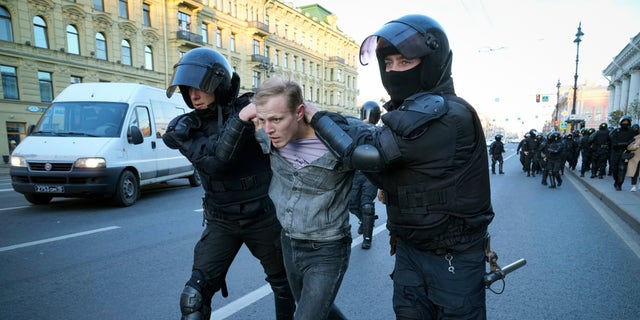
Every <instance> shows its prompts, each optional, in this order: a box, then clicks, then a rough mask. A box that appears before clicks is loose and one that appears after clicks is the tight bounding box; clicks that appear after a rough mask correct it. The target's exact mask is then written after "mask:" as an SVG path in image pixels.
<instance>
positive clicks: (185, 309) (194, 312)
mask: <svg viewBox="0 0 640 320" xmlns="http://www.w3.org/2000/svg"><path fill="white" fill-rule="evenodd" d="M180 312H181V313H182V320H208V319H209V318H210V317H211V307H210V306H209V305H208V304H207V303H205V299H204V297H203V296H202V293H201V292H200V291H198V289H196V288H194V287H192V286H190V285H186V286H185V287H184V289H183V290H182V293H181V294H180Z"/></svg>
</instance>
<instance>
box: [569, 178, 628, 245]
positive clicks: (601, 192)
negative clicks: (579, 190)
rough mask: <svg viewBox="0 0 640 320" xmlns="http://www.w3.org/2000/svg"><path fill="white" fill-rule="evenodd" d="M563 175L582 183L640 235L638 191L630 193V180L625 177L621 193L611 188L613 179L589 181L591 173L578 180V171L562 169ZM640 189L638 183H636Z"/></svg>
mask: <svg viewBox="0 0 640 320" xmlns="http://www.w3.org/2000/svg"><path fill="white" fill-rule="evenodd" d="M564 174H565V175H567V174H569V175H572V176H573V177H574V178H575V179H577V180H579V181H580V182H582V184H583V185H584V186H585V187H587V189H588V190H589V191H590V192H591V193H593V195H595V196H596V197H597V198H599V199H600V200H602V202H604V204H606V205H607V206H608V207H609V208H610V209H611V210H613V212H615V213H616V214H617V215H618V216H619V217H620V218H621V219H622V220H624V221H625V222H626V223H627V224H628V225H629V226H630V227H631V228H633V230H635V231H636V232H638V233H640V190H639V191H636V192H630V191H629V189H631V178H629V177H626V178H625V180H624V184H623V185H622V191H616V189H615V188H614V187H613V177H611V176H605V177H604V179H598V178H595V179H591V178H590V176H591V173H590V172H587V173H585V177H584V178H580V171H579V168H577V169H576V170H575V171H571V170H568V169H567V168H565V169H564ZM638 184H639V186H638V187H640V183H638Z"/></svg>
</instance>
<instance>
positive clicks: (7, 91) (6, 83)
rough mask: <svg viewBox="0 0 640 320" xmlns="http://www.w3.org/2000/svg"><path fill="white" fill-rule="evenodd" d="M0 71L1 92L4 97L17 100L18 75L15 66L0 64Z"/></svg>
mask: <svg viewBox="0 0 640 320" xmlns="http://www.w3.org/2000/svg"><path fill="white" fill-rule="evenodd" d="M0 73H1V74H2V93H3V94H4V98H5V99H14V100H18V99H19V97H18V75H17V74H16V68H15V67H10V66H2V65H0Z"/></svg>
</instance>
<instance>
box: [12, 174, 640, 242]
mask: <svg viewBox="0 0 640 320" xmlns="http://www.w3.org/2000/svg"><path fill="white" fill-rule="evenodd" d="M564 173H565V175H567V174H569V175H572V176H573V178H575V179H577V180H579V181H580V182H582V184H584V185H585V187H587V189H589V191H590V192H591V193H593V194H594V195H595V196H596V197H598V198H599V199H600V200H602V202H604V203H605V204H606V205H607V206H608V207H609V208H611V210H613V211H614V212H615V213H616V214H618V216H620V218H622V220H624V221H625V222H626V223H627V224H629V226H630V227H631V228H633V229H634V230H635V231H636V232H638V233H640V191H636V192H630V191H629V189H630V188H631V179H630V178H626V180H625V181H624V184H623V185H622V191H616V190H615V189H614V188H613V178H612V177H610V176H606V177H604V179H598V178H595V179H591V178H589V176H590V174H588V173H587V175H586V177H584V178H580V174H579V171H578V170H576V171H571V170H568V169H567V168H565V171H564ZM8 175H9V165H8V164H5V163H0V176H8ZM639 184H640V183H639ZM639 187H640V186H639Z"/></svg>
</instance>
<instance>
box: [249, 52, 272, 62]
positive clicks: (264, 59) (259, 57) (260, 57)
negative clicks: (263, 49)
mask: <svg viewBox="0 0 640 320" xmlns="http://www.w3.org/2000/svg"><path fill="white" fill-rule="evenodd" d="M251 61H252V62H259V63H264V64H269V62H270V61H269V57H265V56H263V55H261V54H252V55H251Z"/></svg>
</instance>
